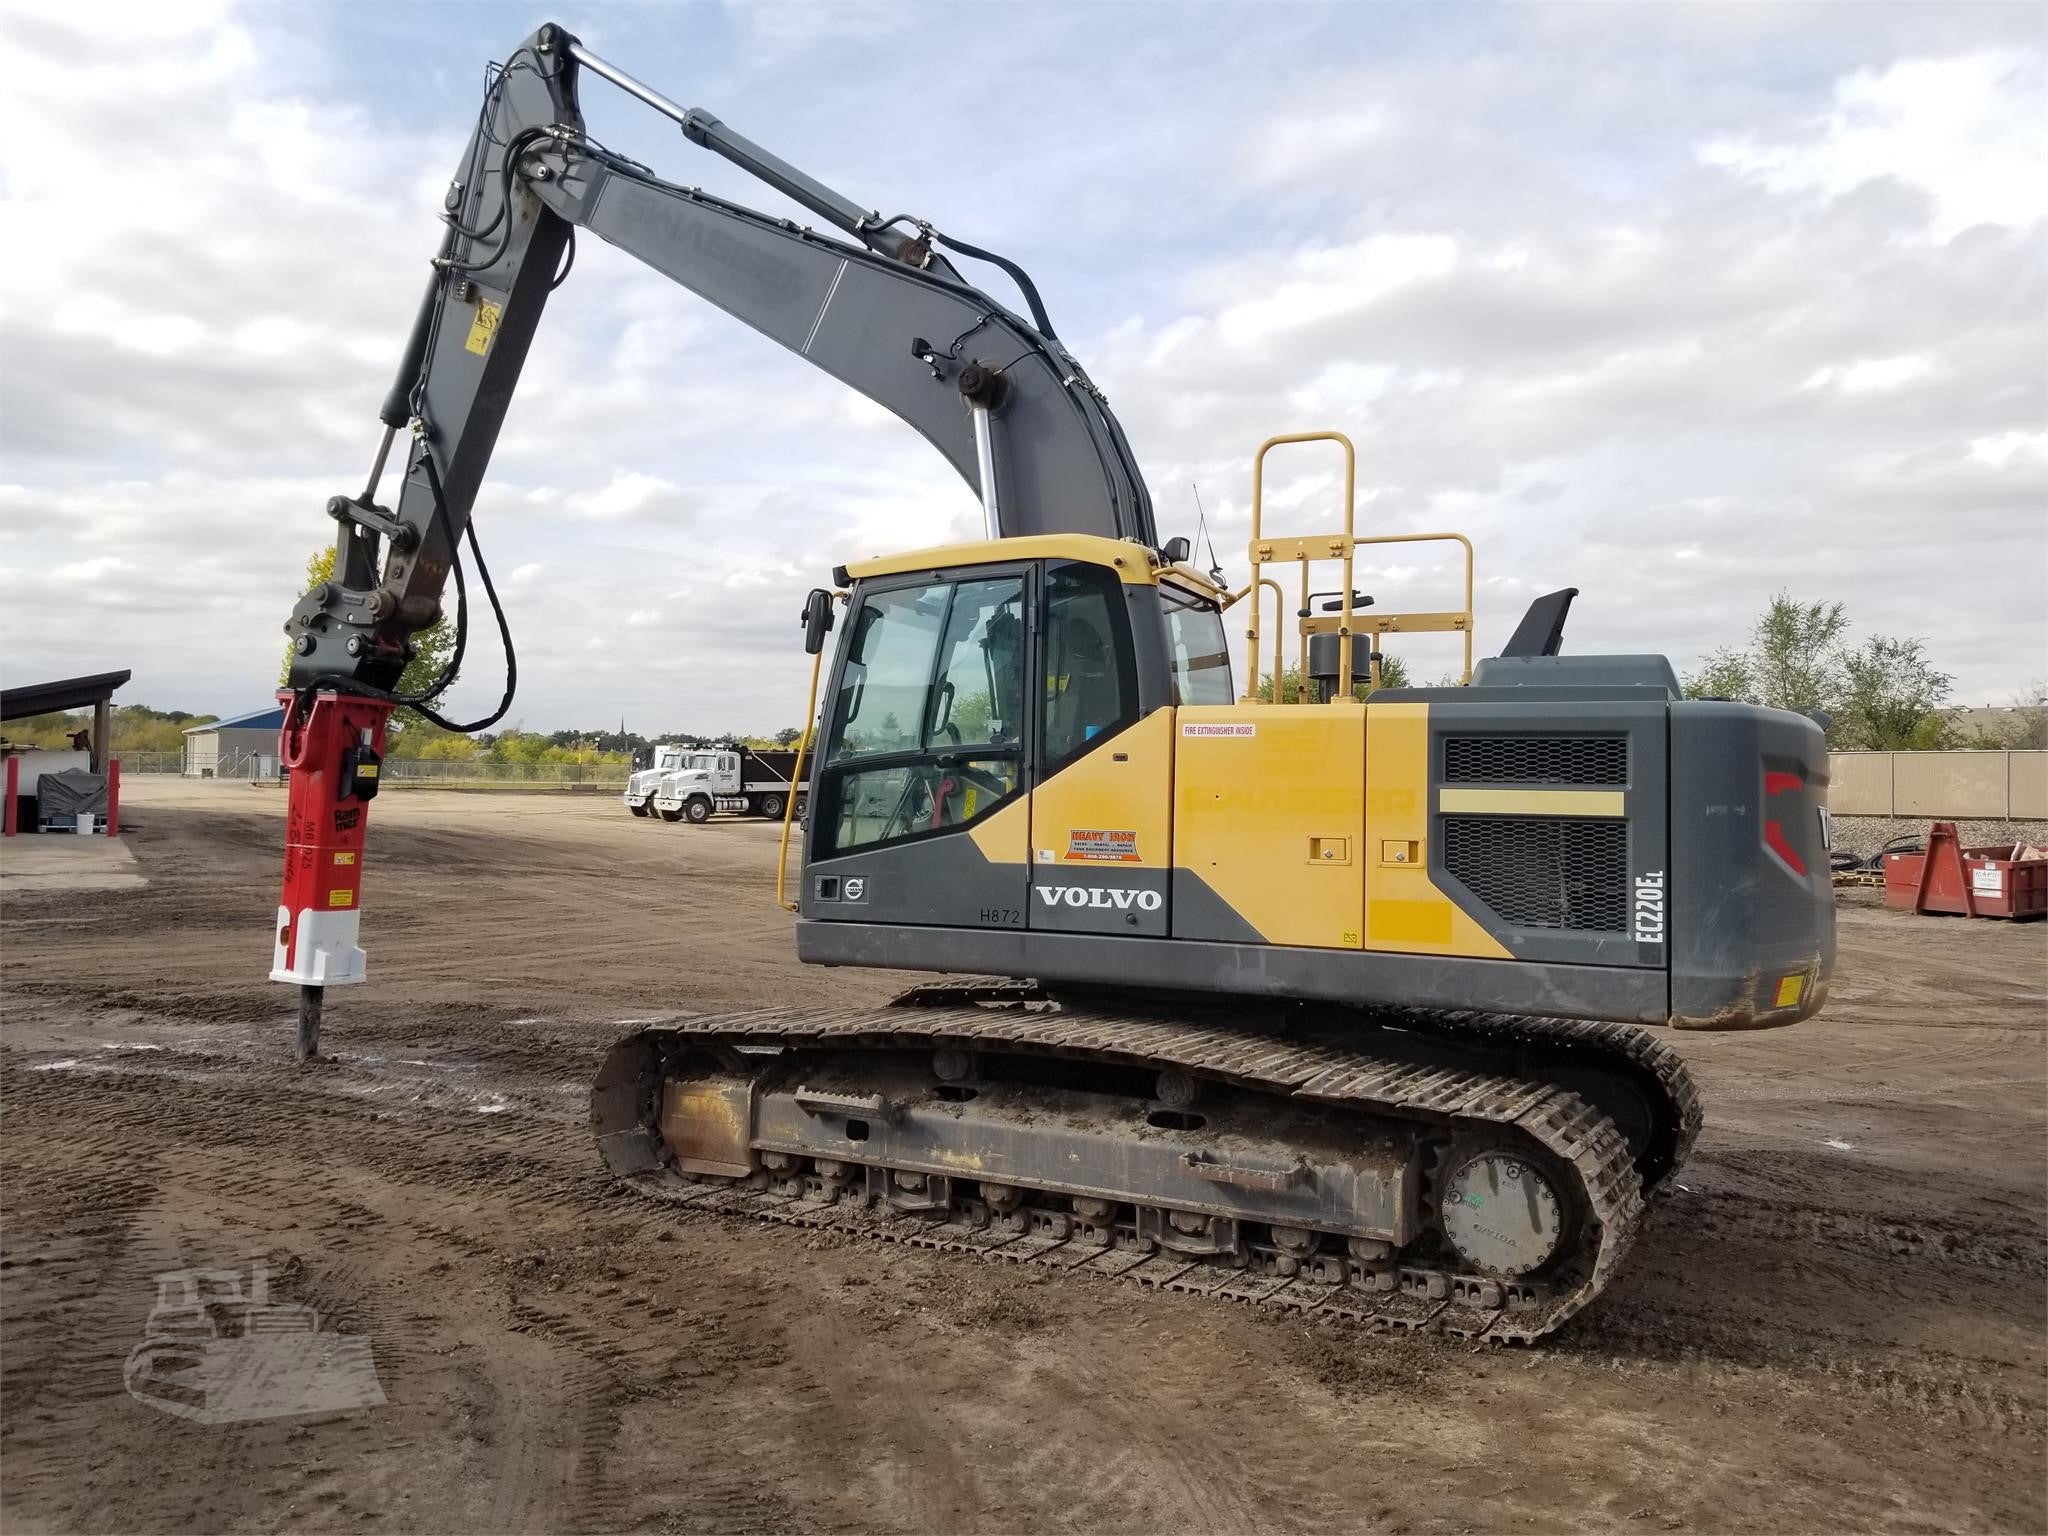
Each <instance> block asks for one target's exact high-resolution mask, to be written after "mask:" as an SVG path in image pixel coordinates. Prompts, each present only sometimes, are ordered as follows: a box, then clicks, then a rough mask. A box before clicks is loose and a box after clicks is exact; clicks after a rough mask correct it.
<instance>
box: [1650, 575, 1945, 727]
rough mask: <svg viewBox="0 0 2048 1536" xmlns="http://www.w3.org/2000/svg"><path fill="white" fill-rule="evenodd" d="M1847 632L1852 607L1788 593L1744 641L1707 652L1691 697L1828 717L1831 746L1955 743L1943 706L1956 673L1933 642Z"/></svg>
mask: <svg viewBox="0 0 2048 1536" xmlns="http://www.w3.org/2000/svg"><path fill="white" fill-rule="evenodd" d="M1848 629H1849V617H1848V611H1847V608H1846V607H1845V605H1843V604H1841V603H1826V602H1815V603H1808V602H1801V601H1800V600H1798V599H1797V598H1795V597H1793V596H1792V595H1791V593H1789V592H1780V593H1778V594H1777V595H1776V596H1774V597H1773V598H1772V599H1771V602H1770V606H1769V607H1768V608H1766V609H1765V610H1764V611H1763V613H1762V614H1761V615H1759V616H1758V618H1757V620H1756V622H1755V624H1753V625H1752V626H1751V627H1750V632H1749V640H1748V643H1747V644H1746V645H1744V646H1741V647H1739V648H1738V647H1735V646H1723V647H1721V648H1720V649H1719V650H1717V651H1714V652H1713V653H1712V654H1710V655H1708V656H1706V657H1704V658H1702V660H1701V662H1700V667H1699V670H1698V671H1696V672H1694V673H1692V674H1691V675H1690V676H1688V677H1687V678H1686V679H1685V695H1686V697H1687V698H1693V699H1699V698H1713V699H1734V700H1736V701H1737V702H1739V703H1744V704H1763V705H1768V706H1769V707H1771V708H1773V709H1788V710H1791V711H1792V712H1793V713H1795V714H1801V715H1812V714H1815V713H1818V714H1821V715H1823V716H1825V717H1826V719H1827V722H1828V725H1827V733H1828V745H1829V746H1831V747H1837V748H1849V749H1852V750H1853V749H1858V748H1861V749H1865V750H1874V751H1901V750H1906V751H1911V750H1920V749H1927V748H1934V747H1941V746H1945V745H1948V744H1949V742H1950V740H1951V738H1952V737H1953V735H1954V730H1953V724H1952V722H1951V721H1950V720H1949V719H1948V717H1947V715H1946V714H1945V713H1944V705H1945V703H1946V701H1947V699H1948V695H1949V690H1950V688H1951V687H1952V686H1953V684H1954V679H1953V678H1951V677H1950V676H1949V675H1948V674H1947V673H1946V672H1943V671H1941V670H1940V669H1939V668H1937V667H1936V666H1935V665H1934V664H1933V662H1932V661H1931V660H1929V658H1928V656H1927V654H1926V650H1925V644H1926V642H1924V641H1921V640H1916V639H1910V638H1899V637H1896V636H1891V635H1873V636H1872V637H1871V638H1870V639H1869V640H1867V641H1865V642H1864V643H1863V644H1862V645H1861V646H1851V645H1850V644H1849V643H1848V641H1847V638H1846V636H1847V633H1848Z"/></svg>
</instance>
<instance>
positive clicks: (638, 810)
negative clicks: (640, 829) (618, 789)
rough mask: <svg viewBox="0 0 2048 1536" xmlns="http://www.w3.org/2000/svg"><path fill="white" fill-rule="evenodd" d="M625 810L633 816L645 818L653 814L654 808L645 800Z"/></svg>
mask: <svg viewBox="0 0 2048 1536" xmlns="http://www.w3.org/2000/svg"><path fill="white" fill-rule="evenodd" d="M626 809H627V810H629V811H631V812H632V813H633V814H634V815H635V816H647V815H651V814H652V813H653V809H654V808H653V807H652V806H650V805H649V804H648V803H647V802H646V801H645V800H643V801H641V802H640V803H639V804H638V805H629V806H627V807H626Z"/></svg>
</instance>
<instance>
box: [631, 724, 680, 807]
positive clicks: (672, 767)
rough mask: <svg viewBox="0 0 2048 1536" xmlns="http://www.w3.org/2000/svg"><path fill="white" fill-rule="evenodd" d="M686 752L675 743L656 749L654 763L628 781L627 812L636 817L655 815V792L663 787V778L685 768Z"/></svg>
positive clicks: (661, 745) (666, 743) (663, 744)
mask: <svg viewBox="0 0 2048 1536" xmlns="http://www.w3.org/2000/svg"><path fill="white" fill-rule="evenodd" d="M685 750H686V749H685V748H683V747H681V746H679V745H677V744H676V743H674V742H663V743H661V744H660V745H659V746H657V747H656V748H655V749H654V761H653V762H652V763H650V764H649V765H648V766H647V767H645V768H642V769H639V770H637V771H636V772H635V773H633V774H632V775H631V776H630V777H629V778H628V779H627V780H626V793H625V795H624V796H623V798H624V800H625V802H626V809H627V810H629V811H631V812H632V813H633V814H634V815H635V816H652V815H653V814H654V795H655V791H656V790H658V789H659V788H660V787H661V781H662V779H663V778H665V777H666V776H667V775H669V774H671V773H674V772H675V771H676V770H677V769H679V768H681V767H682V766H683V756H684V753H685Z"/></svg>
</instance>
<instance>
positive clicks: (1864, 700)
mask: <svg viewBox="0 0 2048 1536" xmlns="http://www.w3.org/2000/svg"><path fill="white" fill-rule="evenodd" d="M1842 680H1843V681H1842V696H1841V718H1840V719H1839V720H1838V721H1836V722H1835V729H1834V730H1832V731H1831V732H1830V733H1829V734H1830V736H1831V738H1832V742H1831V744H1832V745H1836V746H1841V747H1845V748H1848V749H1850V750H1852V751H1858V750H1860V751H1865V752H1911V751H1929V750H1933V749H1936V748H1940V747H1946V746H1950V745H1953V738H1954V736H1955V728H1954V725H1953V724H1952V722H1951V721H1950V720H1949V719H1948V717H1947V716H1946V715H1944V714H1943V713H1942V706H1943V705H1944V704H1945V703H1946V702H1947V700H1948V696H1949V690H1950V688H1951V687H1952V686H1953V685H1954V682H1955V679H1953V678H1952V677H1950V676H1949V674H1948V673H1946V672H1942V671H1939V670H1937V669H1936V667H1935V666H1934V664H1933V663H1932V662H1930V661H1929V660H1928V659H1927V656H1926V647H1925V642H1923V641H1920V640H1897V639H1892V638H1891V637H1889V636H1886V635H1874V636H1872V637H1871V639H1870V640H1869V641H1868V642H1867V643H1866V644H1865V645H1863V646H1862V647H1861V648H1860V649H1857V650H1853V651H1847V652H1845V653H1844V654H1843V656H1842Z"/></svg>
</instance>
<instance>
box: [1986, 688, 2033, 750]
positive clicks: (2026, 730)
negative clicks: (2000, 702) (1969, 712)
mask: <svg viewBox="0 0 2048 1536" xmlns="http://www.w3.org/2000/svg"><path fill="white" fill-rule="evenodd" d="M1970 745H1972V746H1978V747H1989V748H1994V749H1996V748H2000V747H2003V748H2005V749H2006V750H2007V751H2011V752H2022V751H2034V752H2039V751H2042V750H2044V749H2048V682H2037V683H2033V684H2031V685H2030V686H2029V687H2027V688H2026V689H2025V690H2024V691H2022V692H2021V693H2019V694H2016V695H2015V696H2014V698H2013V701H2012V716H2011V718H2009V719H2006V720H2000V721H1998V722H1997V723H1996V724H1994V725H1989V726H1984V727H1980V728H1979V730H1978V732H1977V737H1976V740H1975V741H1973V742H1971V743H1970Z"/></svg>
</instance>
